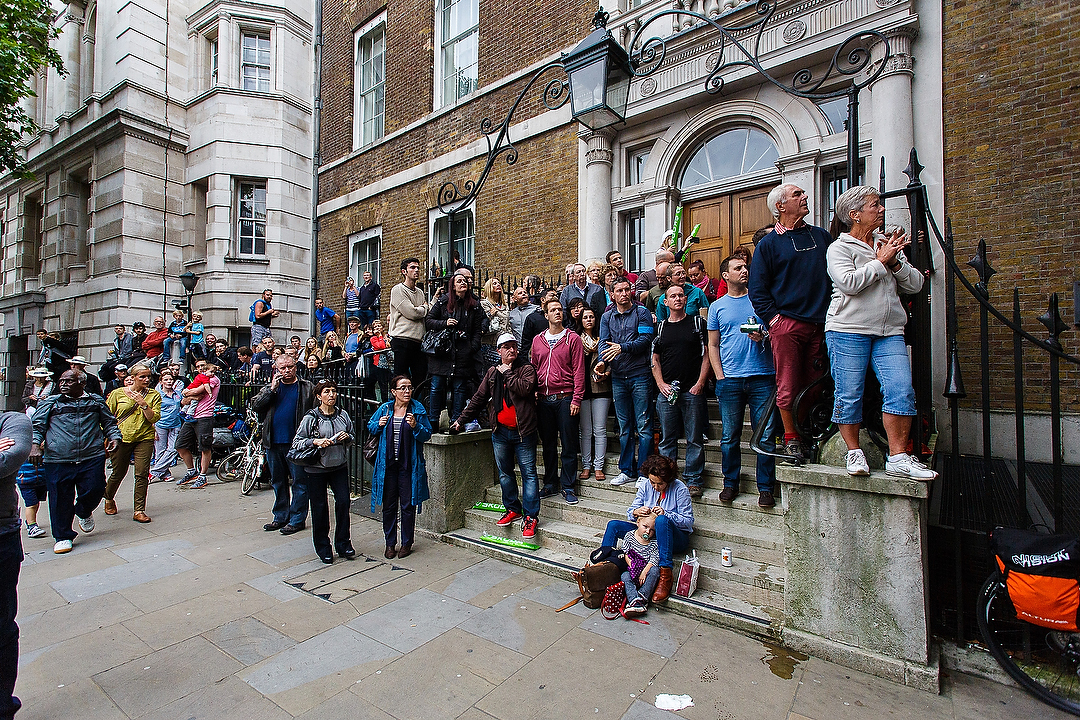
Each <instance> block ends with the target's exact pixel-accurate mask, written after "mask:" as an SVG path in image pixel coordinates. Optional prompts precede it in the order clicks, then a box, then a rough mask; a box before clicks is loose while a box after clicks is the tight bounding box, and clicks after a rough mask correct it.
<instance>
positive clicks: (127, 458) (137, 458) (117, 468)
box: [105, 440, 154, 512]
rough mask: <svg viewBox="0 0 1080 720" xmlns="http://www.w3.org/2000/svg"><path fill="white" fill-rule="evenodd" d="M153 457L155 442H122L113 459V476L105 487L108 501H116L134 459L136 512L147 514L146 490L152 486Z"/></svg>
mask: <svg viewBox="0 0 1080 720" xmlns="http://www.w3.org/2000/svg"><path fill="white" fill-rule="evenodd" d="M153 456H154V441H153V440H140V441H139V442H133V443H129V442H123V441H121V442H120V444H119V445H117V447H116V452H114V453H113V454H112V457H111V460H112V475H110V476H109V482H108V484H106V485H105V497H106V499H108V500H115V499H116V491H117V490H119V489H120V483H121V482H123V480H124V476H125V475H127V471H128V466H129V465H130V464H131V462H132V460H133V459H134V462H135V512H146V488H147V486H148V485H149V484H150V460H151V459H152V458H153Z"/></svg>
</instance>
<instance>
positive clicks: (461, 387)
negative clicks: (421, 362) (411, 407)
mask: <svg viewBox="0 0 1080 720" xmlns="http://www.w3.org/2000/svg"><path fill="white" fill-rule="evenodd" d="M413 382H414V383H415V380H414V381H413ZM448 392H449V393H450V394H451V399H450V424H451V425H453V424H454V421H455V420H457V418H458V415H460V414H461V411H462V410H464V409H465V403H467V402H469V380H468V379H467V378H463V377H453V376H447V375H432V376H431V398H430V399H429V400H428V417H429V418H430V420H431V428H432V430H438V427H439V416H440V415H442V411H443V410H444V409H445V408H446V393H448Z"/></svg>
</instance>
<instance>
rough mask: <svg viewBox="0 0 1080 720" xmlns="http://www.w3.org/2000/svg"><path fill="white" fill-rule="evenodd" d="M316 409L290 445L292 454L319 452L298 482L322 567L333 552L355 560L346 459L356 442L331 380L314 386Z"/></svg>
mask: <svg viewBox="0 0 1080 720" xmlns="http://www.w3.org/2000/svg"><path fill="white" fill-rule="evenodd" d="M315 398H316V399H317V400H318V403H319V406H318V407H317V408H315V409H313V410H311V411H310V412H308V413H307V414H306V415H304V418H303V419H302V420H301V421H300V427H298V428H297V429H296V436H295V437H294V438H293V441H292V448H293V450H299V449H301V448H304V447H315V448H318V453H317V455H316V459H315V461H314V462H313V463H312V464H310V465H307V466H306V467H305V468H304V473H303V475H302V476H301V478H299V482H301V483H303V484H304V485H305V486H306V487H307V495H308V502H309V503H310V505H311V540H312V543H313V544H314V545H315V553H316V554H317V555H318V556H319V559H321V560H322V561H323V562H324V563H326V564H327V565H329V564H330V563H332V562H334V553H333V550H337V554H338V556H339V557H341V558H344V559H346V560H351V559H352V558H354V557H356V550H354V549H353V546H352V539H351V537H350V533H349V529H350V528H349V525H350V513H349V456H348V450H347V448H348V446H349V444H350V443H352V441H353V440H354V439H355V437H356V436H355V431H354V430H353V421H352V418H351V417H349V413H347V412H345V411H344V410H342V409H341V408H339V407H337V399H338V388H337V383H335V382H334V381H333V380H320V381H319V382H318V384H316V385H315ZM327 488H329V489H330V490H331V491H332V492H333V493H334V545H333V550H332V549H331V546H330V509H329V506H328V504H327V496H326V491H327Z"/></svg>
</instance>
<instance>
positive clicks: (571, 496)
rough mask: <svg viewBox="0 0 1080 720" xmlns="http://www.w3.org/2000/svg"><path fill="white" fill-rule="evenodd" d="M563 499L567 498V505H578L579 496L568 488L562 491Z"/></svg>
mask: <svg viewBox="0 0 1080 720" xmlns="http://www.w3.org/2000/svg"><path fill="white" fill-rule="evenodd" d="M562 496H563V499H564V500H566V504H567V505H577V504H578V498H577V495H576V494H575V493H574V491H573V490H572V489H569V488H568V489H566V490H563V491H562Z"/></svg>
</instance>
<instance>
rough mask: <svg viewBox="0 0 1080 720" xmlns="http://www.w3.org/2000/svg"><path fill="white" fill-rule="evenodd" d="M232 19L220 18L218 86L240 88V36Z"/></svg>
mask: <svg viewBox="0 0 1080 720" xmlns="http://www.w3.org/2000/svg"><path fill="white" fill-rule="evenodd" d="M235 33H236V28H235V27H234V26H233V22H232V17H231V16H230V15H229V14H228V13H224V12H223V13H221V15H220V16H219V17H218V35H217V42H218V83H217V84H218V85H220V86H222V87H233V88H234V87H239V86H240V79H239V78H240V65H239V62H240V46H239V45H238V43H239V42H240V36H239V35H237V34H235Z"/></svg>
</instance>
